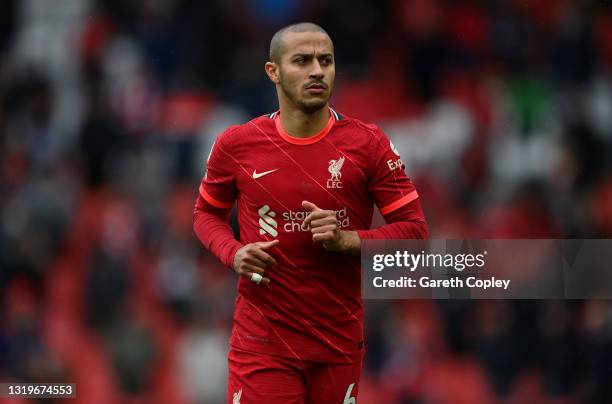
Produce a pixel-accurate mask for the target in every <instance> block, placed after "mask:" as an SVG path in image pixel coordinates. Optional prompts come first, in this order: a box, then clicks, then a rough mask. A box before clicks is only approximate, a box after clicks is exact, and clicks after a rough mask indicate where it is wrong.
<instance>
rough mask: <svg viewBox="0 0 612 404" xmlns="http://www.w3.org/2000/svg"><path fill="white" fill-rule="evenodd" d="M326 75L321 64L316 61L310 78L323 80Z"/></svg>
mask: <svg viewBox="0 0 612 404" xmlns="http://www.w3.org/2000/svg"><path fill="white" fill-rule="evenodd" d="M324 75H325V73H323V69H322V68H321V63H319V61H318V60H316V59H315V61H314V63H313V64H312V71H311V72H310V77H313V78H318V79H322V78H323V76H324Z"/></svg>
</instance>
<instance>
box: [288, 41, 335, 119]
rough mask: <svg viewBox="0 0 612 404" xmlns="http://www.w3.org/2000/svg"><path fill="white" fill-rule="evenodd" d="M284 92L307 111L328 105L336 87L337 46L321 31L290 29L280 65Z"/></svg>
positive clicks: (295, 103) (313, 110)
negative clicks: (334, 46) (335, 49)
mask: <svg viewBox="0 0 612 404" xmlns="http://www.w3.org/2000/svg"><path fill="white" fill-rule="evenodd" d="M278 75H279V80H280V83H279V84H280V87H281V91H282V92H283V95H284V96H285V97H287V98H288V99H289V100H290V101H292V102H293V104H294V105H296V106H297V107H298V108H299V109H301V110H302V111H304V112H307V113H312V112H315V111H318V110H319V109H321V108H323V107H325V105H326V104H327V101H328V100H329V97H330V96H331V94H332V90H333V88H334V76H335V75H336V66H335V63H334V49H333V45H332V42H331V40H330V39H329V37H328V36H327V35H326V34H324V33H322V32H299V33H297V32H287V33H286V34H285V35H284V36H283V42H282V53H281V58H280V63H279V66H278Z"/></svg>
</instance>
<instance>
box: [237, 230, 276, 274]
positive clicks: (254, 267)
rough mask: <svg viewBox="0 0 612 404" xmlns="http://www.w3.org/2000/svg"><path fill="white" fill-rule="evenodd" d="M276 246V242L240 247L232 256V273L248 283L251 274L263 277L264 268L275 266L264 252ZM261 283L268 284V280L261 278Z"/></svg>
mask: <svg viewBox="0 0 612 404" xmlns="http://www.w3.org/2000/svg"><path fill="white" fill-rule="evenodd" d="M277 244H278V240H272V241H258V242H256V243H250V244H247V245H245V246H244V247H241V248H240V249H239V250H238V251H236V255H235V256H234V271H235V272H236V273H237V274H238V275H240V276H242V277H243V278H245V279H248V280H249V281H250V280H252V279H251V277H252V276H253V273H256V274H259V275H261V276H262V277H263V274H264V273H265V272H266V267H268V266H274V265H277V263H276V260H275V259H274V257H272V256H271V255H270V254H268V253H267V252H266V251H265V250H267V249H268V248H271V247H274V246H275V245H277ZM261 283H265V284H268V283H270V278H265V277H264V278H262V279H261Z"/></svg>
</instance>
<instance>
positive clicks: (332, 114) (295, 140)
mask: <svg viewBox="0 0 612 404" xmlns="http://www.w3.org/2000/svg"><path fill="white" fill-rule="evenodd" d="M270 118H272V119H273V120H274V125H275V126H276V131H277V132H278V134H279V135H280V137H281V138H283V140H285V141H287V142H289V143H292V144H295V145H302V146H305V145H309V144H313V143H316V142H318V141H319V140H321V139H323V138H324V137H325V136H327V134H328V133H329V131H330V130H331V128H332V126H334V123H335V122H336V121H337V120H338V114H337V112H336V111H334V110H333V109H331V108H329V120H328V121H327V124H326V125H325V127H324V128H323V129H321V131H320V132H319V133H316V134H314V135H312V136H309V137H304V138H301V137H295V136H291V135H290V134H288V133H287V132H286V131H285V130H284V129H283V126H282V124H281V120H280V111H277V112H274V113H273V114H271V115H270Z"/></svg>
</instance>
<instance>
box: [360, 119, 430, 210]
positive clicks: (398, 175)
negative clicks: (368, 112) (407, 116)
mask: <svg viewBox="0 0 612 404" xmlns="http://www.w3.org/2000/svg"><path fill="white" fill-rule="evenodd" d="M373 135H374V139H373V152H374V155H373V158H372V160H371V167H370V173H369V178H368V191H369V192H370V194H371V195H372V196H373V198H374V202H375V203H376V206H378V209H379V210H380V213H381V214H382V215H383V216H384V215H387V214H389V213H391V212H393V211H395V210H397V209H399V208H400V207H402V206H404V205H406V204H408V203H410V202H412V201H414V200H415V199H417V198H418V197H419V195H418V193H417V191H416V189H415V187H414V185H413V184H412V181H411V180H410V178H409V177H408V176H407V175H406V172H405V168H406V167H405V165H404V162H403V161H402V159H401V157H400V154H399V151H398V150H397V148H396V147H395V146H394V145H393V143H392V142H391V141H390V140H389V138H388V137H387V136H386V135H385V134H384V133H383V132H382V131H381V130H380V129H378V128H376V129H375V131H374V133H373Z"/></svg>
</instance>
